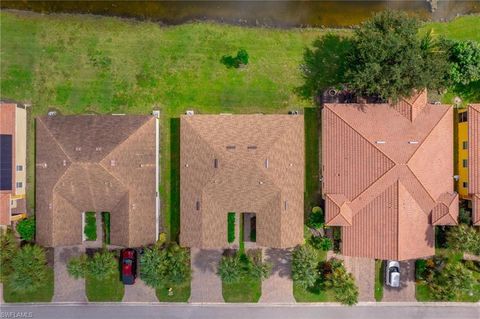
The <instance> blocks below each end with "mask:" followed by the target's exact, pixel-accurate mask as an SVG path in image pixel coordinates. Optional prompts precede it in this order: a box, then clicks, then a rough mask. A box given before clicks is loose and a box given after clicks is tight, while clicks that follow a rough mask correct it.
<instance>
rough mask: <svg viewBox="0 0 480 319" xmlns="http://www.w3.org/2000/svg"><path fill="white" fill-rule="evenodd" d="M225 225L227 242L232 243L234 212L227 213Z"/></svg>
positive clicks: (233, 239)
mask: <svg viewBox="0 0 480 319" xmlns="http://www.w3.org/2000/svg"><path fill="white" fill-rule="evenodd" d="M227 227H228V229H227V239H228V242H229V243H233V242H234V241H235V213H228V217H227Z"/></svg>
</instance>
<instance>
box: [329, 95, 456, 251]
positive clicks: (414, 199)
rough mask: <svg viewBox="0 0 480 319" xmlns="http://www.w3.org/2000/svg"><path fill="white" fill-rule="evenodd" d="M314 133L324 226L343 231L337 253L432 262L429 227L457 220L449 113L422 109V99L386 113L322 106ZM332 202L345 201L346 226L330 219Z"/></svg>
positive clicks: (380, 107)
mask: <svg viewBox="0 0 480 319" xmlns="http://www.w3.org/2000/svg"><path fill="white" fill-rule="evenodd" d="M322 129H323V134H322V155H323V192H324V195H325V198H326V220H327V224H328V225H332V226H344V227H343V228H342V229H343V230H342V234H343V235H342V236H343V241H342V250H343V253H344V254H345V255H349V256H359V257H370V258H378V259H400V260H402V259H410V258H418V257H423V256H429V255H433V254H434V231H433V226H432V219H433V222H434V223H435V224H436V225H440V224H442V225H445V224H448V225H450V224H455V223H456V220H457V217H458V195H457V194H455V193H454V190H453V184H454V183H453V110H452V108H451V107H450V106H447V105H431V104H427V103H426V92H423V93H422V94H417V95H416V96H414V97H412V98H411V99H409V100H408V101H401V102H399V103H398V104H397V105H393V106H391V105H388V104H326V105H325V106H324V108H323V111H322ZM332 196H335V197H337V198H338V197H339V196H345V199H344V200H343V202H344V204H343V205H344V210H345V212H346V213H345V214H344V215H348V214H350V213H349V210H351V215H352V217H351V222H350V223H348V222H347V223H346V222H345V220H346V219H345V218H344V219H343V220H338V218H336V216H337V215H339V213H338V211H339V210H338V206H337V207H335V206H336V205H333V204H332V202H331V200H330V199H331V198H332ZM347 208H348V209H347ZM350 224H351V226H350Z"/></svg>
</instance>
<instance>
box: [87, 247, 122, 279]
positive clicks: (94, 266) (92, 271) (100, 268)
mask: <svg viewBox="0 0 480 319" xmlns="http://www.w3.org/2000/svg"><path fill="white" fill-rule="evenodd" d="M117 265H118V264H117V260H116V258H115V255H114V254H113V253H112V252H110V251H108V250H103V251H101V252H97V253H95V255H93V257H92V258H90V259H89V260H88V263H87V271H88V274H89V275H90V276H92V277H94V278H95V279H97V280H104V279H107V278H109V277H110V276H113V275H115V273H117V271H118V270H117V268H118V267H117Z"/></svg>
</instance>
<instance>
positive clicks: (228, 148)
mask: <svg viewBox="0 0 480 319" xmlns="http://www.w3.org/2000/svg"><path fill="white" fill-rule="evenodd" d="M234 149H235V145H227V150H234Z"/></svg>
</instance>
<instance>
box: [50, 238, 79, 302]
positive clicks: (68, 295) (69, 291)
mask: <svg viewBox="0 0 480 319" xmlns="http://www.w3.org/2000/svg"><path fill="white" fill-rule="evenodd" d="M84 252H85V248H84V247H82V246H65V247H56V248H55V249H54V271H55V289H54V294H53V301H76V302H86V301H87V298H86V297H85V279H74V278H72V277H71V276H70V275H69V274H68V271H67V262H68V260H69V259H70V258H72V257H74V256H78V255H80V254H82V253H84Z"/></svg>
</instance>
